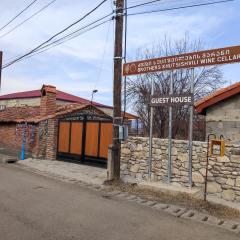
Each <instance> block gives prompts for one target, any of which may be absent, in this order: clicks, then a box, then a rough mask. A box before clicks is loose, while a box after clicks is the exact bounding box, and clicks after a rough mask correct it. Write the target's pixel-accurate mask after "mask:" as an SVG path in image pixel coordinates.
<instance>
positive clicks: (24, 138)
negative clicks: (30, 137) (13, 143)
mask: <svg viewBox="0 0 240 240" xmlns="http://www.w3.org/2000/svg"><path fill="white" fill-rule="evenodd" d="M26 128H27V123H25V124H24V125H23V132H22V150H21V160H24V159H25V145H26V130H27V129H26Z"/></svg>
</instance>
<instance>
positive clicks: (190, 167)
mask: <svg viewBox="0 0 240 240" xmlns="http://www.w3.org/2000/svg"><path fill="white" fill-rule="evenodd" d="M190 92H191V93H192V94H194V68H192V69H191V81H190ZM193 110H194V109H193V106H190V119H189V156H188V179H189V187H192V145H193Z"/></svg>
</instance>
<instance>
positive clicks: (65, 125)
mask: <svg viewBox="0 0 240 240" xmlns="http://www.w3.org/2000/svg"><path fill="white" fill-rule="evenodd" d="M112 129H113V125H112V122H111V121H102V120H77V121H69V120H60V121H59V131H58V149H57V155H58V157H59V158H68V159H74V160H80V161H89V160H90V161H101V162H103V161H104V162H106V160H107V157H108V146H109V145H110V144H111V143H112Z"/></svg>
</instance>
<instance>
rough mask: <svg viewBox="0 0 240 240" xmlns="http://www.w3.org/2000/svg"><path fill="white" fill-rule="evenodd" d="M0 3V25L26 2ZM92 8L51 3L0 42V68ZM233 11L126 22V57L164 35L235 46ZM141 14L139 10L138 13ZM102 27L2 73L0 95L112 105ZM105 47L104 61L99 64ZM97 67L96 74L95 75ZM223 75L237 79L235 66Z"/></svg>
mask: <svg viewBox="0 0 240 240" xmlns="http://www.w3.org/2000/svg"><path fill="white" fill-rule="evenodd" d="M0 1H1V16H0V22H1V24H4V23H5V22H6V21H7V20H8V19H10V18H11V17H12V16H13V15H15V14H16V13H17V12H19V10H20V9H22V8H23V6H24V4H25V5H27V3H26V2H27V1H16V0H8V1H3V0H0ZM47 2H49V0H42V1H39V2H38V4H36V5H35V6H34V7H33V8H31V9H30V10H29V12H27V14H26V15H25V16H22V17H21V20H23V19H24V17H26V16H29V14H32V13H33V11H35V10H37V9H39V8H40V7H41V6H43V5H45V4H46V3H47ZM98 3H99V1H97V0H94V1H87V0H82V1H78V0H57V1H56V2H55V3H54V4H53V5H51V7H49V8H48V9H47V10H46V11H44V12H42V13H41V14H39V15H38V16H37V17H35V18H33V19H32V20H31V21H29V22H28V23H26V24H24V25H23V26H22V27H20V28H19V29H18V30H17V31H14V32H13V33H12V34H9V35H8V36H6V37H5V38H2V39H0V48H1V49H0V50H3V51H4V62H7V61H8V59H10V58H14V57H15V56H17V55H19V54H20V55H21V54H23V53H25V52H26V51H29V50H31V49H32V48H34V47H35V46H37V45H38V44H39V43H41V42H42V41H44V40H46V39H48V38H49V37H50V36H52V35H53V34H55V33H56V32H58V31H59V30H61V29H63V28H64V27H66V26H68V25H69V24H70V23H72V22H74V21H76V20H77V19H79V18H80V17H81V16H83V14H84V13H86V12H87V11H89V10H90V9H91V8H93V7H94V6H96V5H97V4H98ZM111 4H112V3H111V1H109V2H107V3H106V4H104V5H103V7H101V9H99V11H97V12H96V13H94V14H93V15H92V16H90V17H89V18H87V19H86V20H84V22H83V23H81V24H79V26H77V27H81V26H83V25H84V24H86V23H89V22H91V21H92V20H93V19H96V18H98V17H99V16H103V15H105V14H106V13H108V12H110V11H111ZM132 4H133V3H132ZM161 4H162V5H160V3H159V4H156V5H154V6H153V7H154V9H158V7H162V8H165V7H171V6H175V5H179V4H180V3H178V2H177V1H172V2H171V1H163V3H161ZM153 7H152V6H151V7H150V8H148V9H152V8H153ZM239 7H240V3H239V2H233V3H231V4H222V5H215V6H209V7H201V8H193V9H185V10H179V11H171V12H162V13H156V14H149V15H139V16H132V17H129V18H128V41H127V52H128V56H130V58H131V59H132V60H133V59H134V58H135V56H136V50H137V49H138V48H140V47H143V46H146V45H152V43H154V42H160V41H161V39H163V38H164V37H165V35H167V36H170V37H171V39H172V40H174V39H180V38H182V37H183V36H184V35H185V34H186V33H188V35H189V36H190V38H191V39H196V38H201V39H202V40H203V41H204V42H205V43H206V45H207V46H208V47H211V48H214V47H223V46H226V45H231V44H232V45H238V44H239V41H240V35H239V34H236V33H237V32H239V30H240V27H239V24H238V19H239V15H240V12H239V11H238V9H239ZM144 9H145V8H141V9H139V11H140V10H144ZM19 21H20V19H19ZM14 24H15V23H14ZM14 24H13V25H11V26H14ZM77 27H75V29H76V28H77ZM108 27H109V25H108V24H106V25H104V26H101V27H99V28H98V29H94V30H93V31H91V32H88V33H86V34H83V35H82V36H79V37H78V38H75V39H73V40H71V41H69V42H67V43H65V44H63V45H59V46H58V47H56V48H52V49H51V50H49V51H47V52H44V53H42V54H39V55H36V56H35V57H33V58H29V59H27V60H25V61H22V62H20V63H17V64H15V65H13V66H11V67H9V68H8V69H5V70H4V71H3V76H2V84H3V85H2V93H7V92H17V91H24V90H32V89H37V88H40V87H41V84H43V83H49V84H54V85H56V86H57V88H58V89H60V90H63V91H66V92H70V93H73V94H77V95H80V96H82V97H88V98H89V97H90V96H91V91H92V89H93V88H97V89H98V90H99V92H98V94H97V95H96V96H95V97H96V98H95V99H97V100H99V101H103V103H105V104H112V100H111V98H112V81H113V77H112V66H113V39H114V36H113V35H114V32H113V24H112V25H111V26H110V28H109V36H108V42H107V45H106V34H107V32H108ZM0 33H2V32H0ZM105 45H106V52H105V59H104V62H103V63H102V61H103V53H104V48H105ZM101 66H102V71H100V67H101ZM223 69H224V72H225V77H226V79H232V78H235V77H236V76H238V75H239V74H237V73H238V72H239V70H238V66H236V65H235V66H233V67H231V71H230V70H229V69H228V70H227V69H226V68H223ZM100 72H101V75H100V76H99V73H100ZM233 72H234V73H233Z"/></svg>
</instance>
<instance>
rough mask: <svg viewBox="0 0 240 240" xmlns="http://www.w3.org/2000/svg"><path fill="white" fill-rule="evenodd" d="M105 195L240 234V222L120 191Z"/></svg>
mask: <svg viewBox="0 0 240 240" xmlns="http://www.w3.org/2000/svg"><path fill="white" fill-rule="evenodd" d="M103 189H104V188H103ZM105 195H107V196H108V197H109V198H111V197H116V198H120V199H124V200H127V201H131V202H135V203H138V204H140V205H143V206H146V207H150V208H152V209H154V210H157V211H164V212H166V213H168V214H170V215H172V216H174V217H177V218H183V219H188V220H193V221H196V222H199V223H202V224H207V225H211V226H215V227H219V228H222V229H225V230H228V231H231V232H233V233H236V234H240V222H234V221H231V220H223V219H219V218H217V217H214V216H210V215H208V214H204V213H201V212H198V211H196V210H188V209H186V208H184V207H179V206H177V205H171V204H164V203H158V202H155V201H148V200H146V199H144V198H141V197H137V196H135V195H131V194H128V193H124V192H120V191H113V192H110V193H108V192H105Z"/></svg>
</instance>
